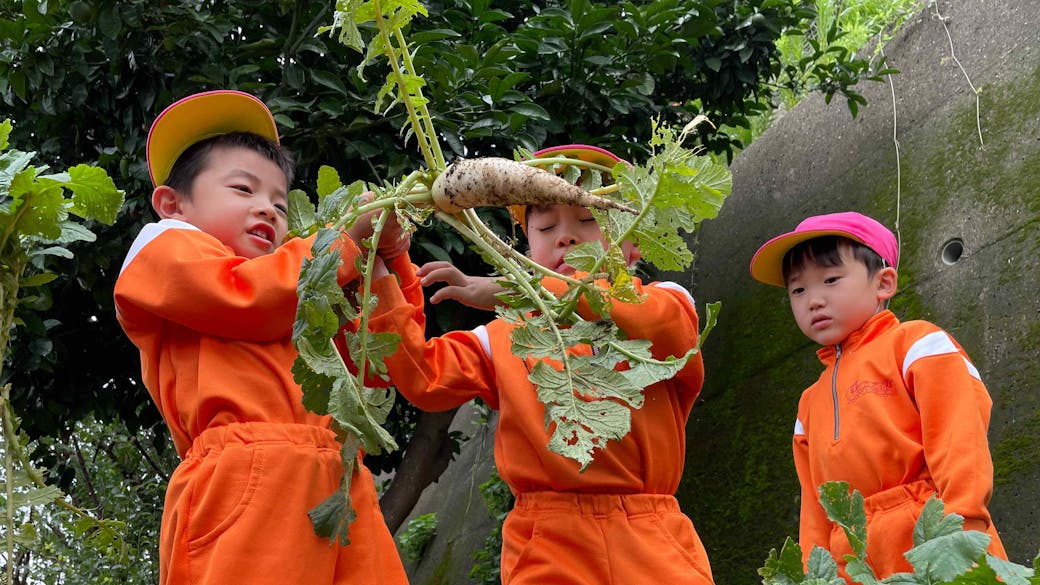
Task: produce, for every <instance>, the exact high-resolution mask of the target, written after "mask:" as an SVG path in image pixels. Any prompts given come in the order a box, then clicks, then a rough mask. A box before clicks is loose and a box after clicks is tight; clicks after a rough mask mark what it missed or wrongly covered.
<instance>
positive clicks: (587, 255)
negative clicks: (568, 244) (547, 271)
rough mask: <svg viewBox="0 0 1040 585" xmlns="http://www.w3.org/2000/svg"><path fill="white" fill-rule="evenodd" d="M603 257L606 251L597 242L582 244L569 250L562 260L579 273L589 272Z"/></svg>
mask: <svg viewBox="0 0 1040 585" xmlns="http://www.w3.org/2000/svg"><path fill="white" fill-rule="evenodd" d="M604 255H606V251H605V250H604V249H603V246H602V245H601V244H600V243H599V242H583V243H581V244H578V245H577V246H574V247H573V248H571V249H570V250H569V251H568V252H567V253H566V254H565V255H564V257H563V259H564V261H566V262H567V264H569V265H570V266H572V267H573V268H574V269H575V270H577V271H579V272H591V271H593V270H595V269H596V266H597V264H598V263H599V261H600V259H601V258H603V256H604Z"/></svg>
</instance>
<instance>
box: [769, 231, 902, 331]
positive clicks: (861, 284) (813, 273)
mask: <svg viewBox="0 0 1040 585" xmlns="http://www.w3.org/2000/svg"><path fill="white" fill-rule="evenodd" d="M840 253H841V259H842V263H841V264H839V265H838V266H820V265H819V264H816V263H815V262H813V261H812V260H808V261H806V262H805V265H804V266H803V267H801V268H800V269H799V270H796V271H794V272H792V273H791V274H790V276H789V277H788V279H787V294H788V297H789V298H790V299H791V310H792V311H793V312H794V320H795V321H796V322H797V323H798V328H799V329H801V330H802V333H804V334H805V335H806V336H807V337H809V339H812V340H813V341H815V342H816V343H819V344H820V345H835V344H838V343H841V342H842V341H844V340H845V338H846V337H848V335H849V334H850V333H852V332H853V331H856V330H857V329H859V328H860V327H861V326H862V325H863V324H864V323H866V322H867V320H868V319H870V318H871V317H872V316H873V315H874V314H875V313H877V312H878V310H879V309H880V308H881V306H882V302H883V301H884V300H885V299H887V298H889V297H891V296H892V294H894V292H895V288H894V286H895V282H894V280H895V270H894V269H892V268H884V269H882V270H881V271H879V272H878V273H876V274H874V275H873V276H868V275H867V267H866V265H864V264H863V263H862V262H859V261H857V260H856V259H855V258H854V257H853V255H852V252H851V251H850V250H846V249H842V250H841V252H840Z"/></svg>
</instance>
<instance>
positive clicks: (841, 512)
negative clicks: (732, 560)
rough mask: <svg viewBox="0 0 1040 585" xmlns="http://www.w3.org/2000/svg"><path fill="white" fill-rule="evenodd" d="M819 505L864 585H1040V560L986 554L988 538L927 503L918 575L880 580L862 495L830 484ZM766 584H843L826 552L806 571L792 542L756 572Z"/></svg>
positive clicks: (916, 552)
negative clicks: (870, 558) (870, 554)
mask: <svg viewBox="0 0 1040 585" xmlns="http://www.w3.org/2000/svg"><path fill="white" fill-rule="evenodd" d="M819 491H820V502H821V503H822V504H823V508H824V510H826V512H827V517H828V518H830V519H831V520H832V521H833V522H836V523H837V524H838V526H840V527H841V529H842V530H843V531H844V532H845V536H846V538H848V540H849V545H850V546H851V548H852V552H853V554H851V555H845V559H844V560H845V561H846V562H847V563H848V564H847V565H846V572H847V573H848V574H849V576H850V577H851V578H852V581H853V582H855V583H860V584H861V585H880V584H891V585H990V584H992V585H997V584H999V583H1007V584H1010V585H1040V576H1038V572H1040V571H1038V569H1040V555H1038V556H1037V557H1036V559H1035V560H1034V561H1033V568H1027V567H1024V566H1022V565H1018V564H1016V563H1012V562H1010V561H1005V560H1003V559H1000V558H997V557H995V556H993V555H991V554H989V553H987V552H986V547H987V546H989V541H990V536H989V535H988V534H986V533H984V532H979V531H977V530H963V526H964V517H963V516H961V515H959V514H948V515H944V514H943V511H944V507H943V502H942V500H940V499H939V498H937V497H935V496H934V495H933V496H932V497H931V498H929V499H928V502H927V503H926V504H925V506H924V509H923V510H922V511H921V515H920V516H919V517H918V519H917V523H916V524H915V525H914V547H913V548H911V549H910V550H909V551H907V552H906V553H905V555H904V556H905V557H906V559H907V560H908V561H910V565H911V566H912V567H913V569H914V571H913V572H912V573H896V574H894V575H890V576H888V577H885V578H884V579H878V578H877V576H876V575H875V574H874V571H873V569H872V568H871V567H870V564H869V563H868V562H867V521H866V513H865V512H864V508H863V495H862V494H860V493H859V491H858V490H856V491H853V492H852V493H851V494H850V493H849V484H848V483H845V482H828V483H825V484H823V485H822V486H820V489H819ZM758 574H759V575H761V576H762V583H763V585H795V584H801V585H844V584H845V580H844V579H842V578H841V577H840V576H838V564H837V563H836V562H835V560H834V557H833V556H832V555H831V553H830V552H828V551H827V550H826V549H824V548H822V547H820V546H816V547H814V548H813V550H812V552H810V553H809V562H808V563H807V567H806V568H803V566H802V549H801V547H800V546H799V545H798V544H796V543H794V542H793V541H792V540H791V538H790V537H788V538H787V540H786V541H785V542H784V545H783V547H782V548H781V549H780V552H779V553H777V551H776V549H773V550H771V551H769V557H768V558H767V559H766V564H765V566H764V567H762V568H761V569H759V570H758Z"/></svg>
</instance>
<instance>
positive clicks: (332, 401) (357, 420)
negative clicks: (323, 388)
mask: <svg viewBox="0 0 1040 585" xmlns="http://www.w3.org/2000/svg"><path fill="white" fill-rule="evenodd" d="M383 392H392V390H384V391H383ZM329 414H330V415H332V418H333V420H335V421H336V423H338V424H339V426H340V427H342V428H343V429H346V430H348V431H352V432H353V433H354V434H356V435H357V437H358V439H359V440H360V441H361V445H362V446H363V447H364V448H365V451H366V452H367V453H371V454H372V455H378V454H380V453H382V452H383V450H384V449H386V450H389V451H393V450H396V449H397V443H396V442H395V441H394V437H393V435H391V434H390V433H389V432H387V431H386V429H384V428H383V427H381V426H379V423H378V422H377V421H376V419H375V418H374V416H373V411H372V409H371V408H370V407H369V405H367V404H365V403H364V401H363V399H362V389H361V388H360V387H359V386H358V385H357V382H356V380H355V379H354V378H353V377H352V376H342V377H339V378H337V379H336V381H335V382H333V384H332V391H331V393H330V394H329Z"/></svg>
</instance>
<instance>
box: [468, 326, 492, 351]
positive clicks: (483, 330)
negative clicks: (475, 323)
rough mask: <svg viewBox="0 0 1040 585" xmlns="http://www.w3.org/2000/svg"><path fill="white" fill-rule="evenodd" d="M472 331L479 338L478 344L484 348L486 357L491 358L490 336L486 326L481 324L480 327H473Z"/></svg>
mask: <svg viewBox="0 0 1040 585" xmlns="http://www.w3.org/2000/svg"><path fill="white" fill-rule="evenodd" d="M472 333H473V335H476V336H477V339H479V340H480V346H481V347H483V348H484V353H486V354H487V356H488V359H491V337H490V336H488V330H487V327H485V326H483V325H481V326H480V327H477V328H476V329H473V330H472Z"/></svg>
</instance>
